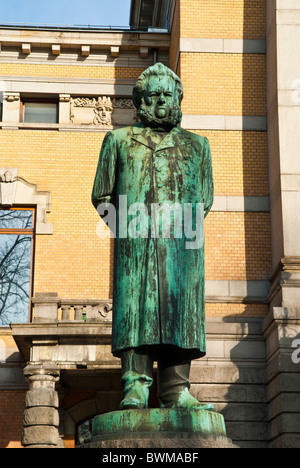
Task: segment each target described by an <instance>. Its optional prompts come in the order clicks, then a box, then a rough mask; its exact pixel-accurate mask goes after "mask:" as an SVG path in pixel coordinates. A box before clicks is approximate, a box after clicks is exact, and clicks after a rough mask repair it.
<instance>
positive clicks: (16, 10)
mask: <svg viewBox="0 0 300 468" xmlns="http://www.w3.org/2000/svg"><path fill="white" fill-rule="evenodd" d="M130 3H131V0H0V23H29V24H57V25H59V24H63V25H81V26H82V25H94V26H96V25H99V26H128V24H129V12H130Z"/></svg>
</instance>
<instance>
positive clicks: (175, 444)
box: [82, 409, 236, 449]
mask: <svg viewBox="0 0 300 468" xmlns="http://www.w3.org/2000/svg"><path fill="white" fill-rule="evenodd" d="M82 448H102V449H106V448H118V449H128V448H183V449H185V448H189V449H190V448H195V449H197V448H236V447H235V446H234V445H233V444H232V442H231V440H230V439H228V438H227V436H226V428H225V421H224V418H223V416H222V415H221V414H218V413H213V412H210V411H203V410H185V409H148V410H126V411H116V412H113V413H106V414H102V415H100V416H96V417H95V418H94V420H93V436H92V439H91V440H90V441H89V442H88V443H87V444H84V445H83V446H82Z"/></svg>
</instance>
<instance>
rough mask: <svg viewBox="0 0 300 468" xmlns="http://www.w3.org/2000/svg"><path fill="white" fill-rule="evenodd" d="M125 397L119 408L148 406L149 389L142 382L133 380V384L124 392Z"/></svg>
mask: <svg viewBox="0 0 300 468" xmlns="http://www.w3.org/2000/svg"><path fill="white" fill-rule="evenodd" d="M124 396H125V398H124V399H123V400H122V401H121V403H120V409H121V410H125V409H145V408H148V398H149V390H148V388H145V387H144V386H143V385H142V384H140V383H138V382H135V384H134V386H133V387H132V388H131V389H130V390H128V391H127V392H125V395H124Z"/></svg>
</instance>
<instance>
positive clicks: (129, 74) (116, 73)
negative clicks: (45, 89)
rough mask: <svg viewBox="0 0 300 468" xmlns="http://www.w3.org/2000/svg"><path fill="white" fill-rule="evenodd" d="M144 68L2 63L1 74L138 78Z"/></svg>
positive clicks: (0, 65) (0, 66)
mask: <svg viewBox="0 0 300 468" xmlns="http://www.w3.org/2000/svg"><path fill="white" fill-rule="evenodd" d="M143 71H144V68H129V67H128V68H127V67H113V66H99V67H97V66H92V65H91V66H84V65H62V64H60V65H54V64H48V63H47V64H35V63H1V64H0V75H3V76H38V77H45V76H46V77H47V76H49V77H56V78H66V79H67V78H86V79H88V78H90V79H96V78H98V79H102V78H103V79H104V78H108V79H128V80H131V79H137V78H138V77H139V76H140V74H141V73H142V72H143Z"/></svg>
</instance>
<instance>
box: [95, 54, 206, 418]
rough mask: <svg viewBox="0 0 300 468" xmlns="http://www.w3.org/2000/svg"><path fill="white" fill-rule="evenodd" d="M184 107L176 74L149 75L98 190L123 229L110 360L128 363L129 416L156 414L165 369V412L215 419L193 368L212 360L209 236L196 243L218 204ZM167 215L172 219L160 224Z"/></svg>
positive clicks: (111, 136) (99, 203) (159, 69)
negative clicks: (184, 123)
mask: <svg viewBox="0 0 300 468" xmlns="http://www.w3.org/2000/svg"><path fill="white" fill-rule="evenodd" d="M182 98H183V88H182V83H181V80H180V79H179V78H178V77H177V76H176V75H175V74H174V73H173V72H172V71H171V70H170V69H169V68H167V67H165V66H164V65H163V64H161V63H157V64H156V65H154V66H152V67H149V68H148V69H147V70H146V71H144V72H143V73H142V75H141V76H140V78H139V79H138V80H137V83H136V85H135V87H134V91H133V102H134V104H135V106H136V108H137V109H138V115H139V118H140V120H141V122H140V123H139V124H137V125H135V126H132V127H127V128H122V129H118V130H114V131H111V132H109V133H108V134H107V135H106V137H105V139H104V142H103V146H102V150H101V154H100V159H99V164H98V169H97V173H96V178H95V182H94V188H93V194H92V202H93V204H94V206H95V207H96V209H97V210H98V212H99V214H100V215H101V216H102V217H103V219H105V217H104V214H105V213H107V212H108V211H109V209H110V208H111V207H113V208H115V213H116V218H117V219H119V221H120V222H119V223H116V227H115V232H114V233H113V237H115V257H114V295H113V336H112V353H113V355H114V356H117V357H121V359H122V384H123V390H124V399H123V401H122V402H121V405H120V408H121V409H142V408H147V407H148V398H149V388H150V386H151V385H152V383H153V377H152V367H153V362H154V361H157V363H158V398H159V402H160V405H161V407H162V408H190V409H204V410H211V411H213V410H214V408H213V406H212V405H210V404H201V403H199V402H198V400H196V399H195V398H194V397H193V396H192V395H191V394H190V393H189V388H190V382H189V374H190V365H191V361H192V360H193V359H197V358H200V357H203V356H204V355H205V353H206V330H205V299H204V283H205V281H204V241H203V232H202V234H201V235H200V234H199V236H198V237H199V238H198V239H196V241H194V242H193V241H192V235H193V236H194V237H195V236H196V237H197V232H198V231H197V226H198V227H199V225H200V227H201V229H203V221H204V217H205V216H206V215H207V214H208V212H209V211H210V209H211V206H212V204H213V177H212V165H211V154H210V146H209V142H208V140H207V138H203V137H201V136H198V135H196V134H194V133H191V132H188V131H186V130H183V129H182V128H180V127H179V124H180V122H181V118H182V113H181V109H180V105H181V101H182ZM162 205H164V206H171V208H172V210H173V212H172V214H173V216H171V215H170V216H169V218H168V217H167V216H161V214H162V213H158V216H157V211H159V208H160V207H161V206H162ZM133 207H134V209H133ZM174 207H175V209H174ZM137 208H138V210H139V216H136V215H137ZM157 208H158V210H157ZM155 209H156V211H155ZM176 210H177V211H176ZM167 211H168V210H163V215H166V213H167ZM121 212H122V213H123V215H122V216H121V214H122V213H121ZM180 212H181V214H183V213H184V214H185V215H186V218H185V219H184V229H183V222H182V223H180V222H179V221H180V220H179V217H178V216H177V215H176V213H177V214H178V213H180ZM124 213H126V216H125V215H124ZM191 213H192V218H193V220H194V218H195V216H196V223H195V222H194V221H193V223H190V221H191ZM201 213H202V216H200V214H201ZM188 214H189V215H190V216H188ZM133 215H135V216H136V217H135V218H133ZM142 215H143V216H142ZM197 215H199V216H197ZM167 218H168V220H169V226H167V227H168V228H167V229H166V226H165V224H164V220H165V221H166V219H167ZM129 220H131V223H130V225H129V226H128V229H127V221H129ZM178 220H179V221H178ZM191 224H193V227H192V225H191ZM195 225H196V229H194V227H195ZM134 227H135V230H134V229H133V228H134ZM161 230H162V233H161ZM199 232H200V231H199ZM199 232H198V233H199Z"/></svg>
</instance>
